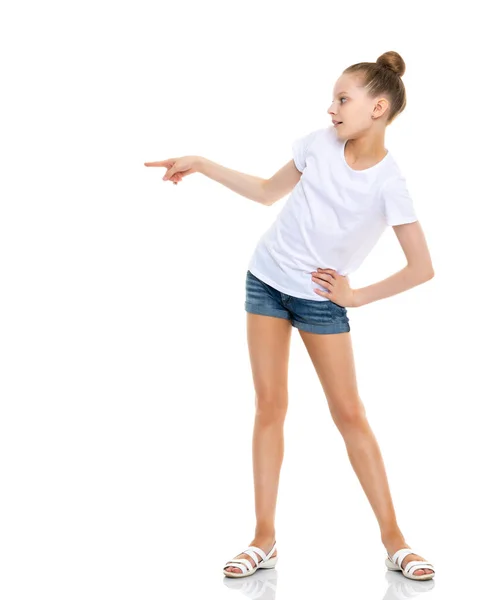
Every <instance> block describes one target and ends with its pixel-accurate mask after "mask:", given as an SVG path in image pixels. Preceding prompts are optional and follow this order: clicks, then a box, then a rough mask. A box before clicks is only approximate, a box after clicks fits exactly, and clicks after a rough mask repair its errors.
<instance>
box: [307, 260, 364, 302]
mask: <svg viewBox="0 0 479 600" xmlns="http://www.w3.org/2000/svg"><path fill="white" fill-rule="evenodd" d="M311 279H312V280H313V281H314V282H315V283H318V284H319V285H321V286H323V287H325V288H326V289H327V290H329V291H327V292H322V291H321V290H318V289H317V288H316V289H314V290H313V291H314V292H315V293H316V294H319V295H320V296H324V297H325V298H327V299H328V300H331V301H332V302H334V303H335V304H339V305H340V306H342V307H347V306H352V307H353V306H354V290H353V289H352V288H351V287H350V285H349V280H348V277H347V275H340V274H339V273H338V272H337V271H335V270H334V269H316V271H313V272H312V273H311Z"/></svg>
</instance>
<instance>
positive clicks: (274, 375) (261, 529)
mask: <svg viewBox="0 0 479 600" xmlns="http://www.w3.org/2000/svg"><path fill="white" fill-rule="evenodd" d="M246 314H247V333H248V347H249V354H250V361H251V368H252V375H253V381H254V387H255V392H256V401H255V402H256V414H255V421H254V430H253V476H254V490H255V511H256V530H255V536H254V538H253V540H252V541H251V542H250V543H249V544H248V545H249V546H257V547H259V548H261V549H262V550H263V551H264V552H265V553H268V552H269V551H270V550H271V548H272V547H273V544H274V542H275V540H276V530H275V524H274V523H275V513H276V501H277V496H278V487H279V476H280V470H281V465H282V462H283V455H284V435H283V426H284V420H285V417H286V411H287V408H288V359H289V348H290V340H291V322H290V321H288V320H287V319H281V318H277V317H267V316H263V315H255V314H252V313H246ZM276 555H277V552H276V550H275V552H274V553H273V555H272V558H273V557H275V556H276ZM235 558H246V559H247V560H249V561H250V562H251V564H252V565H253V566H255V563H254V562H253V559H252V558H251V557H250V556H249V555H248V554H239V555H237V556H236V557H235ZM227 571H232V572H235V573H240V572H241V570H240V569H238V568H236V567H228V568H227Z"/></svg>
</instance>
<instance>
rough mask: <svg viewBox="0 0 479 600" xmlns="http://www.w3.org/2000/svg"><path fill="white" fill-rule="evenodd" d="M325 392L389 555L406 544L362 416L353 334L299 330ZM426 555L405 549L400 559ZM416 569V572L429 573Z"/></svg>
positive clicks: (371, 435)
mask: <svg viewBox="0 0 479 600" xmlns="http://www.w3.org/2000/svg"><path fill="white" fill-rule="evenodd" d="M300 334H301V337H302V339H303V341H304V343H305V345H306V349H307V351H308V353H309V355H310V357H311V360H312V361H313V364H314V367H315V370H316V372H317V374H318V376H319V378H320V381H321V384H322V386H323V390H324V393H325V395H326V398H327V401H328V405H329V409H330V411H331V416H332V418H333V420H334V422H335V424H336V426H337V427H338V429H339V431H340V433H341V435H342V436H343V439H344V442H345V444H346V449H347V452H348V456H349V459H350V461H351V465H352V467H353V469H354V471H355V473H356V475H357V476H358V479H359V481H360V483H361V487H362V488H363V490H364V492H365V494H366V496H367V498H368V500H369V502H370V504H371V508H372V509H373V511H374V514H375V515H376V518H377V520H378V524H379V528H380V532H381V541H382V543H383V544H384V546H385V548H386V550H387V552H388V554H389V555H390V556H392V555H393V554H394V553H395V552H396V551H397V550H399V548H410V546H408V544H406V541H405V538H404V536H403V534H402V532H401V530H400V529H399V526H398V523H397V520H396V513H395V510H394V506H393V501H392V498H391V492H390V489H389V484H388V480H387V476H386V470H385V467H384V462H383V459H382V456H381V452H380V450H379V446H378V443H377V440H376V437H375V436H374V433H373V431H372V430H371V427H370V425H369V423H368V420H367V418H366V412H365V408H364V405H363V403H362V401H361V399H360V397H359V394H358V390H357V382H356V373H355V366H354V358H353V350H352V344H351V334H350V332H347V333H339V334H329V335H318V334H314V333H309V332H304V331H300ZM411 560H425V559H424V558H422V557H421V556H418V555H417V554H409V555H408V556H406V558H405V559H404V560H403V562H402V566H403V567H404V566H405V565H406V564H407V563H408V562H409V561H411ZM432 572H433V571H432V570H431V569H418V570H417V571H415V573H414V574H415V575H423V574H425V573H432Z"/></svg>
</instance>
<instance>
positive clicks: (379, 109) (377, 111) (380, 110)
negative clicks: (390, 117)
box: [373, 98, 389, 119]
mask: <svg viewBox="0 0 479 600" xmlns="http://www.w3.org/2000/svg"><path fill="white" fill-rule="evenodd" d="M388 109H389V100H388V99H387V98H379V99H378V100H377V102H376V105H375V107H374V110H373V118H374V119H377V118H379V117H381V116H382V115H383V114H384V113H385V112H386V111H387V110H388Z"/></svg>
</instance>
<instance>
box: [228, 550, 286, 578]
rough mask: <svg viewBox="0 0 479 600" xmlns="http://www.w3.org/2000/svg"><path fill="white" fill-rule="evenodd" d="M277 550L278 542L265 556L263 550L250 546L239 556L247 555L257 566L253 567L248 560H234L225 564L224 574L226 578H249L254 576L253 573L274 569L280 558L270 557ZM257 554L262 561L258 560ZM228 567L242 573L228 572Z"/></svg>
mask: <svg viewBox="0 0 479 600" xmlns="http://www.w3.org/2000/svg"><path fill="white" fill-rule="evenodd" d="M275 550H276V541H275V542H274V544H273V547H272V548H271V550H270V551H269V552H268V554H265V553H264V552H263V550H261V548H257V547H256V546H248V548H246V550H243V552H239V553H238V556H239V554H247V555H248V556H251V558H252V559H253V561H254V563H255V566H254V567H253V565H252V564H251V562H250V561H249V560H248V559H247V558H233V559H232V560H230V561H228V562H227V563H226V564H225V566H224V567H223V573H224V574H225V575H226V577H247V576H248V575H253V573H256V571H257V570H258V569H272V568H273V567H274V566H275V565H276V563H277V561H278V556H275V557H274V558H270V556H271V555H272V554H274V551H275ZM255 553H256V554H257V555H258V556H260V557H261V559H260V560H258V558H257V557H256V554H255ZM228 567H234V568H236V569H241V573H235V572H234V571H226V569H227V568H228Z"/></svg>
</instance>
